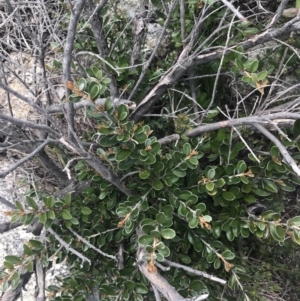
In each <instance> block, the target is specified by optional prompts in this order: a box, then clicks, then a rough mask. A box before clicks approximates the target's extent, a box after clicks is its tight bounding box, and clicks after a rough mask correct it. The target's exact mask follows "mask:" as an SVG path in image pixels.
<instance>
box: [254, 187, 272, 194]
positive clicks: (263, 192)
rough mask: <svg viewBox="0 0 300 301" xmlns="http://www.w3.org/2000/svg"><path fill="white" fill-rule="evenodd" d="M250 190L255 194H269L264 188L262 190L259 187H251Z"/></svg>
mask: <svg viewBox="0 0 300 301" xmlns="http://www.w3.org/2000/svg"><path fill="white" fill-rule="evenodd" d="M252 191H253V192H254V193H255V194H257V195H258V196H268V195H270V192H268V191H266V190H263V189H261V188H259V187H258V188H253V187H252Z"/></svg>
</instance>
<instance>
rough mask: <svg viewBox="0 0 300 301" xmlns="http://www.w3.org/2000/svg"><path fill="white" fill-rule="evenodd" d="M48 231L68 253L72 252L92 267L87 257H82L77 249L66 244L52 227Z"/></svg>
mask: <svg viewBox="0 0 300 301" xmlns="http://www.w3.org/2000/svg"><path fill="white" fill-rule="evenodd" d="M47 231H48V232H49V233H51V234H52V235H53V236H54V237H55V239H56V240H57V241H58V242H59V243H60V244H61V245H62V246H64V248H65V249H66V250H67V251H70V252H71V253H73V254H75V255H76V256H77V257H79V258H80V259H81V260H82V262H85V261H86V262H88V263H89V264H90V265H91V261H90V260H89V259H88V258H87V257H85V256H84V255H82V254H81V253H79V252H78V251H76V250H75V249H73V248H72V247H70V245H69V244H68V243H66V242H65V241H64V240H63V239H61V238H60V236H59V235H58V234H57V233H56V232H55V231H54V230H53V229H52V228H51V227H50V228H48V229H47Z"/></svg>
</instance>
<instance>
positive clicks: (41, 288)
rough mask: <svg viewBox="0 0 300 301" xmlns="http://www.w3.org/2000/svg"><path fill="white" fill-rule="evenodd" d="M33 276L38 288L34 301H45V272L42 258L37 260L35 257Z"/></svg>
mask: <svg viewBox="0 0 300 301" xmlns="http://www.w3.org/2000/svg"><path fill="white" fill-rule="evenodd" d="M35 274H36V282H37V286H38V295H37V297H36V301H45V272H44V268H43V264H42V258H39V257H38V256H36V262H35Z"/></svg>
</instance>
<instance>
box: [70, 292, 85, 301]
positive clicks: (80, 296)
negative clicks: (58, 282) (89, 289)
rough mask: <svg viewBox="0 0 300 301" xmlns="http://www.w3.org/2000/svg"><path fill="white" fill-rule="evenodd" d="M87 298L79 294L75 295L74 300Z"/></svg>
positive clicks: (81, 300) (78, 300)
mask: <svg viewBox="0 0 300 301" xmlns="http://www.w3.org/2000/svg"><path fill="white" fill-rule="evenodd" d="M84 299H85V297H84V295H82V294H79V295H75V296H74V297H73V301H83V300H84Z"/></svg>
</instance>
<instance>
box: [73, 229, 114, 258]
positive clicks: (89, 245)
mask: <svg viewBox="0 0 300 301" xmlns="http://www.w3.org/2000/svg"><path fill="white" fill-rule="evenodd" d="M69 230H70V231H71V232H72V233H73V234H74V235H75V236H76V237H77V238H78V239H79V240H81V241H82V242H83V243H85V244H86V245H87V246H88V247H90V248H91V249H93V250H95V251H96V252H98V253H99V254H101V255H103V256H105V257H108V258H110V259H113V260H115V261H118V260H117V257H116V256H113V255H110V254H107V253H105V252H103V251H101V250H100V249H98V248H96V247H95V246H93V245H92V244H91V243H90V242H88V241H87V240H86V239H84V238H83V237H82V236H80V235H79V234H78V233H77V232H75V231H74V230H73V229H72V228H70V229H69Z"/></svg>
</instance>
